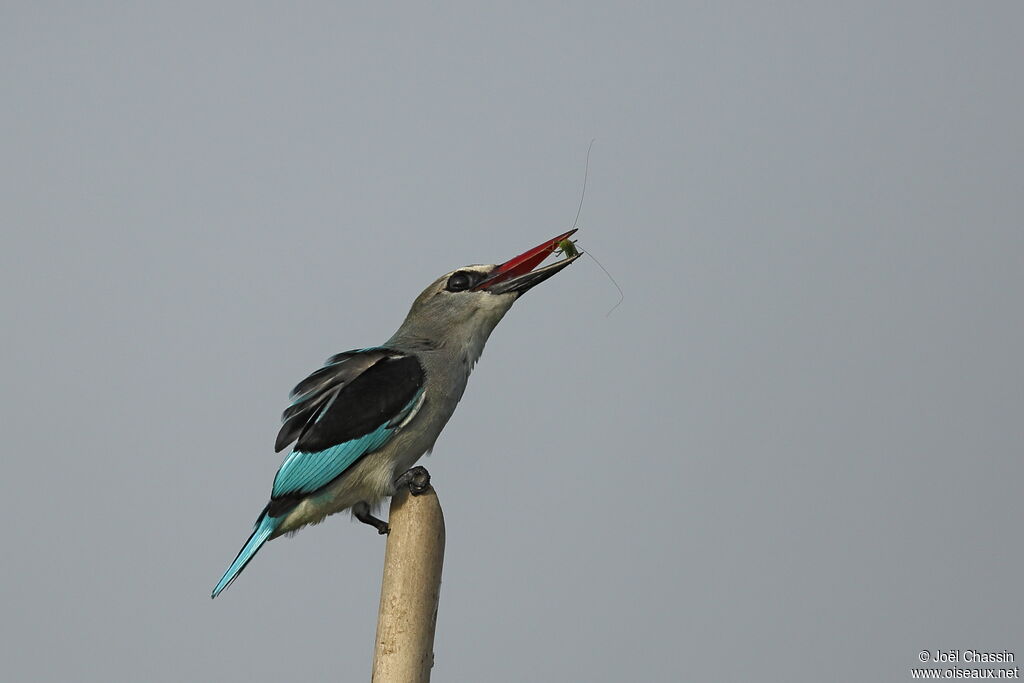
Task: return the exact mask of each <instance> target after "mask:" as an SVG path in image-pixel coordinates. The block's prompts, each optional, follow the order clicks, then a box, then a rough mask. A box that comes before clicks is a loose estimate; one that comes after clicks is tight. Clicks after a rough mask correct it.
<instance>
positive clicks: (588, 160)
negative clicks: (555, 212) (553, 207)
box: [570, 138, 597, 230]
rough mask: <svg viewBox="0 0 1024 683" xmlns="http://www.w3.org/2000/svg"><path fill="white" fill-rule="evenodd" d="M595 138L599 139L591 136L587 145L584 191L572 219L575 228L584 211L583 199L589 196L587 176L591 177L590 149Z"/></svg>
mask: <svg viewBox="0 0 1024 683" xmlns="http://www.w3.org/2000/svg"><path fill="white" fill-rule="evenodd" d="M594 140H597V138H590V144H589V145H588V146H587V161H586V165H585V166H584V167H583V191H582V192H580V205H579V206H578V207H577V208H576V217H575V218H573V219H572V227H573V228H575V227H576V223H578V222H579V220H580V212H581V211H583V200H584V199H585V198H586V196H587V178H588V177H590V150H591V149H593V148H594ZM571 229H572V228H570V230H571Z"/></svg>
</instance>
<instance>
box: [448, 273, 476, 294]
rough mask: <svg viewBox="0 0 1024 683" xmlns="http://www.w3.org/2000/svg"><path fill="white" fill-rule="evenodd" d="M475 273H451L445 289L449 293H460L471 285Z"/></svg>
mask: <svg viewBox="0 0 1024 683" xmlns="http://www.w3.org/2000/svg"><path fill="white" fill-rule="evenodd" d="M473 275H475V273H468V272H466V271H462V270H460V271H458V272H455V273H452V275H451V277H449V278H448V284H447V285H445V289H447V290H448V291H449V292H462V291H465V290H467V289H469V287H470V286H471V285H472V284H473V282H474V280H475V278H474V277H473Z"/></svg>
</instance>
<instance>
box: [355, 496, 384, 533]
mask: <svg viewBox="0 0 1024 683" xmlns="http://www.w3.org/2000/svg"><path fill="white" fill-rule="evenodd" d="M352 514H353V515H355V517H356V519H358V520H359V521H360V522H362V523H363V524H369V525H370V526H372V527H373V528H374V529H376V530H377V533H378V534H381V535H382V536H383V535H384V534H387V533H390V531H391V527H389V526H388V523H387V522H385V521H384V520H383V519H377V518H376V517H374V516H373V515H371V514H370V506H369V505H367V504H366V503H356V504H355V505H353V506H352Z"/></svg>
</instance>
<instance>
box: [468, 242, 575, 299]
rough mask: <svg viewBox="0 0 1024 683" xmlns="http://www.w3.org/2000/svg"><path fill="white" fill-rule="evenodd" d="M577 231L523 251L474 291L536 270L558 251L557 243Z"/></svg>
mask: <svg viewBox="0 0 1024 683" xmlns="http://www.w3.org/2000/svg"><path fill="white" fill-rule="evenodd" d="M577 230H579V228H573V229H572V230H570V231H569V232H566V233H562V234H561V235H559V236H558V237H552V238H551V239H549V240H547V241H546V242H543V243H541V244H538V245H537V246H535V247H534V248H533V249H530V250H529V251H524V252H523V253H522V254H520V255H519V256H516V257H515V258H512V259H509V260H508V261H505V262H504V263H502V264H501V265H500V266H498V267H496V268H495V269H494V270H492V271H491V273H490V276H489V277H488V278H487V279H486V280H484V281H483V282H481V283H480V284H478V285H477V286H476V287H475V288H474V289H487V288H488V287H490V286H492V285H495V284H497V283H499V282H503V281H505V280H511V279H512V278H514V277H518V276H520V275H525V274H526V273H529V272H530V271H531V270H533V269H534V268H536V267H537V266H538V265H539V264H540V262H541V261H543V260H544V259H546V258H547V257H548V256H550V255H551V254H552V253H553V252H554V251H555V250H556V249H558V243H559V242H561V241H562V240H564V239H566V238H567V237H569V236H570V235H572V234H573V233H574V232H576V231H577Z"/></svg>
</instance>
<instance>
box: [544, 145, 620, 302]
mask: <svg viewBox="0 0 1024 683" xmlns="http://www.w3.org/2000/svg"><path fill="white" fill-rule="evenodd" d="M595 139H596V138H593V139H591V140H590V146H589V147H587V163H586V166H585V167H584V169H583V191H582V192H581V193H580V205H579V206H578V207H577V208H576V217H575V218H574V219H573V221H572V227H573V228H575V227H576V224H577V223H578V222H579V220H580V212H581V211H583V200H584V198H586V196H587V178H588V177H589V176H590V150H591V149H592V148H593V147H594V140H595ZM555 251H557V252H558V253H559V254H560V255H563V256H565V257H566V258H572V257H573V256H579V255H580V254H586V255H587V256H589V257H590V258H591V260H592V261H593V262H594V263H596V264H597V267H598V268H600V269H601V270H603V271H604V274H605V275H607V276H608V279H609V280H611V282H612V284H613V285H615V289H617V290H619V300H618V301H616V302H615V305H614V306H612V307H611V308H610V309H608V312H607V313H605V314H604V317H606V318H607V317H608V316H610V315H611V314H612V311H614V310H615V309H616V308H618V307H619V304H621V303H622V302H623V301H624V300H625V299H626V295H625V294H623V293H622V287H619V283H618V282H616V281H615V278H613V277H612V274H611V273H609V272H608V269H607V268H605V267H604V266H603V265H601V262H600V261H598V260H597V259H596V258H594V255H593V254H591V253H590V252H586V251H581V250H579V249H577V248H576V240H571V239H569V238H568V237H566V238H565V239H564V240H562V241H561V242H559V243H558V244H556V245H555Z"/></svg>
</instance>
